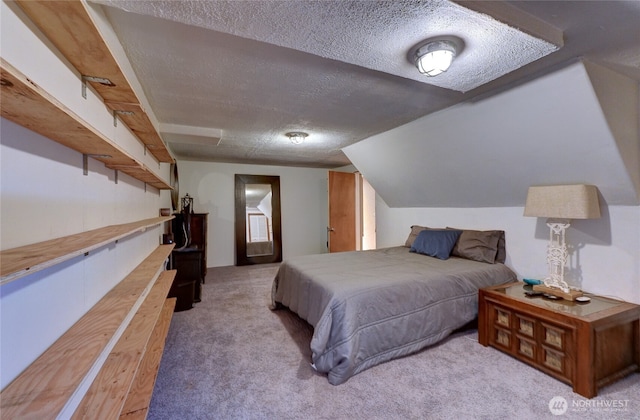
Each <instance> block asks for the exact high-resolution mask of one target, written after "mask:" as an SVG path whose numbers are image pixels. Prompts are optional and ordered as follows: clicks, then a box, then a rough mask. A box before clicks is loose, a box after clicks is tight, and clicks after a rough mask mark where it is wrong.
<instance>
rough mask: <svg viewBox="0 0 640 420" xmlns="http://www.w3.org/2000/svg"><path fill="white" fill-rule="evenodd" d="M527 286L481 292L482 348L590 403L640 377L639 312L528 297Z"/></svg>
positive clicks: (606, 302)
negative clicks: (538, 372)
mask: <svg viewBox="0 0 640 420" xmlns="http://www.w3.org/2000/svg"><path fill="white" fill-rule="evenodd" d="M527 287H529V286H525V285H524V284H523V283H519V282H518V283H512V284H509V285H502V286H493V287H488V288H485V289H481V290H480V292H479V308H478V310H479V313H478V342H479V343H480V344H482V345H484V346H492V347H495V348H496V349H498V350H501V351H503V352H505V353H507V354H509V355H511V356H513V357H515V358H517V359H518V360H521V361H523V362H525V363H527V364H529V365H531V366H534V367H536V368H537V369H540V370H541V371H543V372H545V373H547V374H549V375H551V376H553V377H555V378H557V379H559V380H561V381H563V382H566V383H568V384H570V385H572V386H573V391H574V392H576V393H578V394H580V395H582V396H585V397H587V398H592V397H595V396H596V395H597V393H598V390H599V389H600V388H602V387H603V386H605V385H607V384H610V383H612V382H614V381H616V380H618V379H620V378H622V377H624V376H625V375H628V374H629V373H631V372H636V371H640V306H638V305H635V304H632V303H628V302H622V301H618V300H613V299H608V298H604V297H600V296H595V295H591V294H588V293H587V294H585V295H586V296H588V297H590V298H591V301H590V302H587V303H578V302H570V301H565V300H556V301H554V300H550V299H547V298H545V297H542V296H536V297H527V296H526V295H525V293H524V292H525V291H526V290H527Z"/></svg>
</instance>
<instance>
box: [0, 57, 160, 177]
mask: <svg viewBox="0 0 640 420" xmlns="http://www.w3.org/2000/svg"><path fill="white" fill-rule="evenodd" d="M0 67H1V68H0V76H1V82H0V88H1V90H0V92H1V94H2V102H1V103H0V109H1V113H2V116H3V117H4V118H6V119H8V120H11V121H13V122H15V123H16V124H19V125H21V126H23V127H25V128H28V129H29V130H32V131H35V132H36V133H38V134H41V135H43V136H45V137H47V138H49V139H51V140H54V141H56V142H58V143H60V144H62V145H65V146H67V147H70V148H71V149H74V150H76V151H78V152H80V153H82V154H83V155H88V156H90V157H92V158H93V159H96V160H99V161H100V162H102V163H104V164H105V166H106V167H107V168H110V169H114V170H118V171H122V172H124V173H125V174H127V175H130V176H131V177H133V178H135V179H137V180H139V181H142V182H144V183H146V184H149V185H151V186H153V187H155V188H157V189H159V190H170V189H172V188H171V186H170V185H169V184H167V183H166V182H165V181H164V180H163V179H162V178H161V177H160V176H159V175H156V174H155V173H154V172H153V171H151V169H149V168H148V167H146V166H145V165H144V164H143V163H141V162H139V161H137V160H136V159H135V158H134V157H132V156H131V155H129V153H127V152H126V151H125V150H124V149H123V148H121V147H120V146H118V145H117V144H116V143H113V142H112V141H111V140H109V139H108V138H107V137H105V136H104V135H102V133H100V132H98V131H97V130H96V129H95V128H93V127H92V126H90V125H89V124H88V123H87V122H85V121H84V120H82V119H81V118H80V117H79V116H78V115H76V114H75V113H74V112H73V111H72V110H70V109H69V108H67V107H66V106H65V105H64V104H63V103H61V102H60V101H58V100H57V99H56V98H54V97H53V96H51V95H50V94H49V93H47V92H46V91H45V90H44V89H42V88H40V87H39V86H38V85H36V84H35V83H33V82H32V81H31V80H29V79H28V78H27V77H26V76H25V75H24V74H22V73H21V72H20V71H18V70H17V69H16V68H14V67H13V66H12V65H11V64H9V63H7V62H6V61H5V60H4V59H2V60H1V61H0Z"/></svg>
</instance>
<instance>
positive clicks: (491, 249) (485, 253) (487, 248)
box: [448, 228, 504, 264]
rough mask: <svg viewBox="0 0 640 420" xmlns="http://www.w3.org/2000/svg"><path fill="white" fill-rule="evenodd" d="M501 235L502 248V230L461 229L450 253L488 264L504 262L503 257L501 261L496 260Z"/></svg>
mask: <svg viewBox="0 0 640 420" xmlns="http://www.w3.org/2000/svg"><path fill="white" fill-rule="evenodd" d="M448 229H455V228H448ZM501 237H502V238H503V243H502V245H503V250H504V231H501V230H484V231H481V230H466V229H465V230H462V234H461V235H460V237H459V238H458V242H456V245H455V246H454V247H453V250H452V251H451V255H453V256H456V257H461V258H466V259H468V260H473V261H480V262H486V263H489V264H494V263H496V262H504V259H503V260H502V261H499V260H498V248H499V242H500V238H501ZM502 258H504V257H502Z"/></svg>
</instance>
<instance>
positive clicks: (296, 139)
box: [285, 131, 309, 144]
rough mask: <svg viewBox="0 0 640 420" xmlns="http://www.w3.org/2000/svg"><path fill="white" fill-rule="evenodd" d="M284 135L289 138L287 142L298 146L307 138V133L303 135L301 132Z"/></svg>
mask: <svg viewBox="0 0 640 420" xmlns="http://www.w3.org/2000/svg"><path fill="white" fill-rule="evenodd" d="M285 135H286V136H287V137H289V140H291V143H293V144H300V143H302V142H303V141H304V139H306V138H307V136H309V135H308V134H307V133H303V132H302V131H291V132H290V133H287V134H285Z"/></svg>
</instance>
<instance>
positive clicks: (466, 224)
mask: <svg viewBox="0 0 640 420" xmlns="http://www.w3.org/2000/svg"><path fill="white" fill-rule="evenodd" d="M601 210H602V218H600V219H596V220H576V221H573V224H572V225H571V227H570V228H569V230H568V231H567V242H568V245H569V247H570V257H569V261H568V263H567V265H568V267H569V270H568V271H567V273H566V276H567V280H568V281H569V283H570V284H571V285H574V286H578V287H580V288H582V289H583V290H585V291H588V292H592V293H597V294H601V295H606V296H612V297H615V298H618V299H622V300H626V301H630V302H634V303H640V287H639V286H640V207H633V206H611V207H609V206H607V205H606V203H602V204H601ZM523 212H524V209H523V207H502V208H468V209H467V208H465V209H460V208H390V207H389V206H387V204H386V203H385V202H384V201H383V200H382V199H381V198H380V197H379V196H378V197H377V200H376V222H377V244H378V247H379V248H382V247H388V246H398V245H401V244H403V243H404V241H405V240H406V239H407V236H408V235H409V231H410V230H411V229H410V227H411V225H423V226H429V227H446V226H451V227H458V228H463V229H477V230H483V229H486V230H491V229H501V230H504V231H505V232H506V233H505V236H506V244H507V260H506V265H507V266H509V267H510V268H512V269H513V270H514V271H515V272H516V274H517V275H518V277H519V278H523V277H526V278H538V279H541V278H543V277H544V276H545V274H546V273H547V264H546V248H547V244H548V240H549V229H548V227H547V226H546V223H545V220H543V219H539V218H533V217H524V216H523V215H522V214H523ZM576 248H577V249H576Z"/></svg>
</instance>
